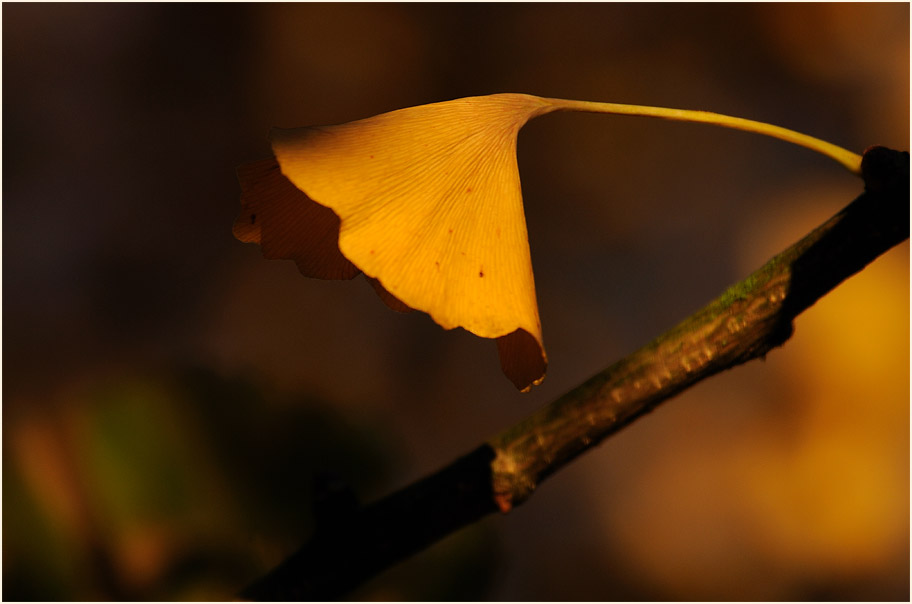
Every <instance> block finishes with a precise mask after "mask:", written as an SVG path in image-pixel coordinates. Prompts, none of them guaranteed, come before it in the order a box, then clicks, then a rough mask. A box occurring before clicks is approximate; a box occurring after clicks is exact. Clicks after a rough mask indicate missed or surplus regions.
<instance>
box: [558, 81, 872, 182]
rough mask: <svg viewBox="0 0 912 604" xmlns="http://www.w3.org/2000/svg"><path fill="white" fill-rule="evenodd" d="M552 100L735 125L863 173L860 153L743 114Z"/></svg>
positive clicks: (561, 105) (572, 106) (580, 107)
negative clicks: (792, 144)
mask: <svg viewBox="0 0 912 604" xmlns="http://www.w3.org/2000/svg"><path fill="white" fill-rule="evenodd" d="M544 100H545V101H547V102H548V103H551V104H552V106H554V107H555V109H556V110H566V111H587V112H590V113H611V114H618V115H635V116H642V117H658V118H662V119H666V120H674V121H678V122H700V123H703V124H715V125H716V126H722V127H725V128H734V129H737V130H745V131H747V132H755V133H757V134H764V135H766V136H772V137H774V138H778V139H781V140H784V141H787V142H790V143H794V144H796V145H801V146H802V147H807V148H808V149H811V150H813V151H817V152H818V153H822V154H823V155H826V156H827V157H830V158H832V159H834V160H836V161H837V162H839V163H840V164H842V165H843V166H845V167H846V168H847V169H848V170H849V171H850V172H852V173H853V174H856V175H859V176H860V175H861V156H860V155H858V154H857V153H852V152H851V151H849V150H847V149H843V148H842V147H840V146H838V145H834V144H833V143H828V142H827V141H825V140H821V139H819V138H815V137H813V136H808V135H807V134H802V133H800V132H796V131H794V130H789V129H788V128H782V127H780V126H773V125H772V124H767V123H764V122H758V121H755V120H748V119H744V118H741V117H732V116H730V115H723V114H721V113H713V112H711V111H693V110H689V109H668V108H666V107H648V106H644V105H625V104H621V103H599V102H593V101H574V100H569V99H550V98H546V99H544Z"/></svg>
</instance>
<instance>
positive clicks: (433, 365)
mask: <svg viewBox="0 0 912 604" xmlns="http://www.w3.org/2000/svg"><path fill="white" fill-rule="evenodd" d="M3 90H4V94H3V151H4V153H3V353H4V354H3V378H4V379H3V598H4V599H6V600H28V599H38V600H45V599H65V600H83V599H91V600H107V599H141V600H142V599H154V600H159V599H163V600H173V599H226V598H232V597H233V595H234V594H235V593H236V592H237V591H238V590H239V589H240V588H242V587H243V586H245V585H246V584H247V583H248V582H249V581H251V580H252V579H254V578H255V577H257V576H258V575H260V574H261V573H263V572H265V571H266V570H267V569H269V568H271V567H272V566H273V565H275V564H276V563H277V562H278V561H279V560H281V559H282V558H283V557H284V556H286V555H287V554H289V553H290V552H291V551H293V550H294V549H295V548H296V547H297V546H298V545H299V544H300V543H302V542H303V541H304V540H305V539H306V538H307V537H308V535H309V533H310V530H311V529H312V518H311V516H310V512H309V510H310V502H311V500H312V498H313V481H314V477H315V476H318V475H321V476H334V477H337V478H338V479H339V480H342V481H344V482H346V483H347V484H349V485H350V486H351V487H352V489H354V491H355V492H356V493H357V494H358V495H359V497H360V498H361V499H362V500H363V501H372V500H374V499H376V498H378V497H380V496H382V495H384V494H386V493H389V492H392V491H394V490H396V489H398V488H401V487H402V486H405V485H406V484H408V483H410V482H411V481H413V480H415V479H417V478H420V477H421V476H424V475H426V474H428V473H430V472H433V471H435V470H436V469H438V468H439V467H441V466H442V465H444V464H446V463H448V462H450V461H451V460H453V459H454V458H456V457H457V456H459V455H461V454H463V453H466V452H468V451H470V450H471V449H473V448H474V447H476V446H477V445H478V444H480V443H481V442H482V441H483V440H484V439H486V438H487V437H489V436H491V435H492V434H494V433H496V432H499V431H500V430H502V429H504V428H506V427H507V426H509V425H511V424H512V423H514V422H516V421H518V420H519V419H520V418H522V417H523V416H525V415H526V414H528V413H530V412H531V411H532V410H533V409H535V408H537V407H539V406H541V405H543V404H545V403H547V402H549V401H551V400H553V399H555V398H556V397H558V396H560V395H561V394H563V393H564V392H565V391H567V390H568V389H570V388H572V387H573V386H575V385H576V384H578V383H579V382H581V381H583V380H584V379H586V378H588V377H589V376H591V375H592V374H593V373H595V372H597V371H599V370H600V369H602V368H604V367H606V366H607V365H608V364H610V363H612V362H613V361H615V360H617V359H619V358H620V357H622V356H624V355H625V354H627V353H629V352H632V351H633V350H635V349H636V348H638V347H640V346H641V345H643V344H645V343H646V342H648V341H649V340H651V339H652V338H654V337H655V336H657V335H658V334H660V333H661V332H662V331H664V330H666V329H667V328H669V327H671V326H673V325H674V324H675V323H677V322H678V321H680V320H681V319H683V318H685V317H686V316H688V315H689V314H690V313H692V312H693V311H695V310H697V309H698V308H699V307H701V306H702V305H704V304H705V303H707V302H709V301H710V300H711V299H713V298H714V297H716V296H717V295H718V294H719V293H721V292H722V290H723V289H724V288H725V287H726V286H728V285H729V284H731V283H733V282H735V281H738V280H740V279H742V278H744V277H745V276H746V275H748V274H749V273H750V272H752V271H753V270H754V269H755V268H757V267H759V266H760V265H761V264H762V263H763V262H765V261H766V260H767V259H768V258H769V257H771V256H772V255H774V254H775V253H776V252H778V251H780V250H781V249H783V248H784V247H786V246H787V245H789V244H791V243H792V242H794V241H795V240H797V239H798V238H799V237H800V236H802V235H803V234H804V233H806V232H807V231H809V230H810V229H811V228H813V227H814V226H816V225H818V224H819V223H821V222H823V221H824V220H826V219H827V218H828V217H830V216H831V215H832V214H834V213H835V212H837V211H838V210H839V209H840V208H842V207H843V206H845V205H846V204H847V203H848V202H850V201H851V200H852V199H853V198H854V197H855V196H856V195H857V194H858V193H859V192H860V191H861V182H860V181H859V180H858V179H857V178H855V177H853V176H852V175H850V174H848V173H846V172H845V171H844V170H843V169H842V168H840V167H839V166H838V165H837V164H835V163H833V162H832V161H830V160H828V159H826V158H824V157H822V156H818V155H816V154H814V153H812V152H810V151H807V150H804V149H801V148H798V147H793V146H791V145H787V144H785V143H782V142H779V141H775V140H770V139H765V138H762V137H758V136H756V135H751V134H746V133H741V132H733V131H726V130H723V129H719V128H714V127H709V126H700V125H692V124H675V123H669V122H663V121H656V120H646V119H640V118H629V117H614V116H601V115H590V114H556V115H550V116H546V117H543V118H540V119H537V120H534V121H533V122H531V123H529V124H528V125H527V126H526V127H525V128H524V129H523V131H522V132H521V134H520V138H519V163H520V171H521V174H522V179H523V189H524V200H525V207H526V215H527V223H528V229H529V234H530V241H531V248H532V259H533V264H534V267H535V277H536V287H537V292H538V297H539V304H540V312H541V318H542V322H543V328H544V337H545V344H546V346H547V347H548V354H549V357H550V361H551V363H550V367H549V371H548V377H547V379H546V380H545V382H544V383H543V385H541V386H540V387H538V388H536V389H535V390H534V391H533V392H532V393H530V394H525V395H524V394H520V393H518V392H517V391H516V390H515V389H514V388H513V386H512V385H511V384H510V382H509V381H508V380H507V379H506V378H505V377H503V376H502V374H501V373H500V370H499V366H498V360H497V353H496V349H495V345H494V343H493V342H491V341H487V340H482V339H479V338H475V337H474V336H471V335H469V334H467V333H466V332H463V331H460V330H457V331H453V332H445V331H443V330H441V329H440V328H438V327H437V326H436V325H435V324H433V322H432V321H431V320H430V319H429V318H428V317H427V316H425V315H421V314H418V313H413V314H410V315H399V314H396V313H393V312H390V311H389V310H388V309H387V308H386V307H385V306H384V304H383V303H381V302H380V301H379V300H378V299H377V297H376V296H375V294H374V293H373V291H372V290H371V287H370V286H369V285H368V284H367V283H365V282H364V280H363V279H362V278H357V279H355V280H353V281H351V282H322V281H316V280H309V279H306V278H304V277H302V276H301V275H300V274H299V273H298V272H297V270H296V269H295V266H294V264H293V263H292V262H290V261H266V260H263V259H262V257H261V255H260V251H259V248H258V247H257V246H254V245H248V244H242V243H240V242H238V241H236V240H235V239H234V238H233V237H232V236H231V225H232V222H233V220H234V218H235V216H236V215H237V212H238V210H239V201H238V197H239V191H238V187H237V182H236V179H235V176H234V168H235V167H236V166H237V165H238V164H241V163H244V162H246V161H250V160H256V159H259V158H261V157H265V156H267V155H268V154H269V147H268V144H267V140H266V136H267V134H268V131H269V128H270V127H272V126H284V127H294V126H304V125H313V124H331V123H339V122H345V121H350V120H353V119H357V118H362V117H367V116H370V115H373V114H377V113H380V112H384V111H388V110H392V109H397V108H401V107H406V106H410V105H417V104H422V103H428V102H433V101H439V100H446V99H451V98H456V97H461V96H468V95H476V94H487V93H494V92H526V93H532V94H539V95H544V96H553V97H564V98H575V99H585V100H599V101H613V102H625V103H639V104H649V105H661V106H670V107H680V108H689V109H706V110H711V111H717V112H721V113H727V114H733V115H737V116H741V117H746V118H752V119H758V120H763V121H768V122H771V123H774V124H777V125H781V126H786V127H790V128H794V129H797V130H800V131H802V132H806V133H808V134H812V135H815V136H818V137H821V138H824V139H826V140H829V141H832V142H834V143H836V144H839V145H842V146H845V147H847V148H849V149H853V150H855V151H858V152H861V151H862V150H864V149H865V148H866V147H867V146H869V145H873V144H881V145H886V146H889V147H892V148H896V149H901V150H906V149H908V147H909V5H908V4H906V3H899V4H838V5H837V4H801V5H793V4H782V5H780V4H760V5H755V4H737V5H726V4H713V3H710V4H705V5H687V4H674V5H665V4H646V5H633V4H630V5H628V4H506V5H501V4H433V5H425V4H401V5H388V4H370V5H362V4H281V5H272V4H255V5H249V4H229V5H182V4H152V5H149V4H126V5H123V4H104V3H102V4H43V3H40V4H5V5H4V6H3ZM909 366H910V365H909V247H908V242H906V243H905V244H903V245H901V246H899V247H898V248H897V249H894V250H892V251H891V252H889V253H888V254H886V255H885V256H883V257H881V258H879V259H878V260H877V261H876V262H874V263H873V264H872V265H870V266H869V267H868V268H867V269H865V270H864V271H863V272H862V273H860V274H859V275H857V276H855V277H853V278H852V279H850V280H849V281H847V282H846V283H844V284H843V285H841V286H840V287H839V288H838V289H837V290H836V291H834V292H833V293H832V294H831V295H829V296H827V297H826V298H824V299H823V300H821V301H820V302H819V303H818V304H816V305H815V306H814V307H812V308H811V309H809V310H808V311H807V312H805V313H804V314H803V315H802V316H801V317H800V318H799V319H798V321H797V323H796V333H795V336H794V337H793V339H792V340H790V341H789V342H788V343H787V344H786V345H785V346H784V348H782V349H780V350H776V351H774V352H772V353H771V354H770V355H769V356H768V358H767V359H766V361H764V362H753V363H750V364H749V365H747V366H744V367H740V368H737V369H735V370H733V371H730V372H726V373H725V374H723V375H719V376H717V377H715V378H713V379H711V380H709V381H707V382H705V383H702V384H699V385H698V386H696V387H694V388H693V389H691V390H689V391H688V392H686V393H685V394H683V395H681V396H678V397H677V398H676V399H674V400H672V401H670V402H668V403H667V404H666V405H664V406H662V407H660V408H659V409H657V410H656V411H654V412H653V413H651V414H650V415H648V416H646V417H645V418H643V419H642V420H640V421H638V422H636V423H635V424H633V425H632V426H630V427H629V428H627V429H625V430H624V431H623V432H621V433H620V434H618V435H617V436H616V437H614V438H611V439H609V440H608V441H606V442H605V443H603V444H602V445H600V446H599V447H597V448H596V449H594V450H593V451H591V452H589V453H588V454H586V455H585V456H583V457H582V458H580V459H579V460H577V461H576V462H574V463H573V464H571V465H570V466H569V467H567V468H566V469H564V470H563V471H561V472H559V473H558V474H557V475H555V476H553V477H551V478H550V479H548V480H547V481H546V482H545V483H543V484H542V485H541V486H540V488H539V490H538V491H537V493H536V494H535V496H534V497H532V499H531V500H529V501H528V502H527V503H526V504H525V505H523V506H522V507H520V508H518V509H516V510H514V511H513V512H511V513H510V514H509V515H507V516H497V517H494V516H492V517H488V518H486V519H485V520H483V521H481V522H479V523H478V524H476V525H474V526H472V527H469V528H467V529H465V530H463V531H461V532H459V533H456V534H454V535H453V536H451V537H449V538H448V539H446V540H444V541H442V542H441V543H439V544H437V545H436V546H434V547H432V548H431V549H429V550H427V551H426V552H424V553H422V554H420V555H418V556H416V557H414V558H413V559H411V560H409V561H407V562H404V563H402V564H400V565H399V566H397V567H395V568H393V569H391V570H390V571H388V572H386V573H384V574H382V575H380V576H378V577H377V578H376V579H374V580H372V581H371V582H370V583H369V584H367V585H365V586H363V587H361V588H360V589H359V590H358V591H356V592H354V593H353V594H352V597H353V598H358V599H396V600H409V599H422V600H439V599H460V600H478V599H482V600H484V599H487V600H640V599H658V600H678V599H683V600H742V599H750V600H804V599H824V600H841V599H850V600H852V599H858V600H907V599H908V598H909V567H910V559H909V406H908V405H909Z"/></svg>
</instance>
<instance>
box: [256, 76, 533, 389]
mask: <svg viewBox="0 0 912 604" xmlns="http://www.w3.org/2000/svg"><path fill="white" fill-rule="evenodd" d="M549 109H551V107H550V106H549V105H548V104H547V103H546V102H544V101H543V100H542V99H538V98H536V97H531V96H526V95H514V94H503V95H493V96H488V97H472V98H467V99H459V100H456V101H449V102H444V103H435V104H432V105H423V106H420V107H412V108H409V109H402V110H399V111H394V112H391V113H386V114H383V115H379V116H375V117H372V118H368V119H365V120H360V121H357V122H351V123H348V124H342V125H339V126H328V127H316V128H298V129H293V130H280V129H276V130H274V131H273V134H272V145H273V151H274V153H275V156H276V159H277V160H278V163H279V165H280V166H281V169H282V173H283V174H284V176H285V177H286V178H287V179H288V180H289V181H290V182H291V183H293V185H294V186H295V187H297V189H300V191H302V192H303V193H305V194H306V195H307V197H309V198H310V199H312V200H314V201H316V202H318V203H319V204H322V205H324V206H326V207H328V208H331V209H332V211H333V212H335V214H336V215H337V216H338V217H339V219H340V222H341V224H340V228H339V231H338V249H339V250H341V252H342V254H343V255H344V257H345V258H347V259H348V260H349V261H351V262H352V263H353V264H354V266H356V267H358V268H359V269H360V270H362V271H363V272H364V273H365V274H366V275H368V276H369V277H371V278H373V279H375V280H376V281H377V282H379V285H381V286H382V289H383V290H385V291H386V292H388V295H390V296H392V297H394V298H395V299H396V300H398V301H400V302H401V303H402V304H405V305H407V306H408V307H410V308H414V309H418V310H421V311H424V312H426V313H428V314H429V315H430V316H431V317H432V318H433V319H434V321H436V322H437V323H438V324H439V325H441V326H442V327H444V328H446V329H452V328H455V327H462V328H464V329H466V330H467V331H469V332H471V333H474V334H475V335H478V336H481V337H484V338H505V340H503V341H502V342H501V343H500V345H499V346H498V349H499V351H500V354H501V365H502V367H503V369H504V371H505V373H506V374H507V376H508V377H509V378H510V379H511V380H512V381H513V382H514V384H516V386H517V387H518V388H520V389H527V388H528V387H529V386H531V385H532V384H535V383H538V382H540V381H541V379H542V378H543V377H544V373H545V367H546V364H547V360H546V355H545V352H544V347H543V345H542V334H541V323H540V321H539V316H538V305H537V303H536V299H535V285H534V280H533V275H532V262H531V258H530V255H529V243H528V235H527V233H526V223H525V216H524V213H523V205H522V193H521V189H520V180H519V169H518V167H517V164H516V137H517V133H518V132H519V129H520V127H522V125H523V124H524V123H525V122H526V121H527V120H528V119H529V118H531V117H533V116H535V115H538V114H540V113H543V112H545V111H548V110H549ZM247 197H249V196H247ZM251 211H252V209H251ZM261 228H262V229H265V225H263V226H262V227H261ZM261 232H264V231H261ZM287 232H290V229H289V230H288V231H287ZM283 239H285V238H284V237H283ZM296 260H297V261H298V263H299V265H300V264H301V263H302V262H301V260H300V259H297V258H296ZM380 293H381V297H384V298H386V296H384V294H383V292H382V291H380ZM386 301H387V303H391V301H390V300H389V299H386ZM391 305H392V304H391ZM517 332H520V333H517Z"/></svg>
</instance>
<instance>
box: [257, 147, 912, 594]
mask: <svg viewBox="0 0 912 604" xmlns="http://www.w3.org/2000/svg"><path fill="white" fill-rule="evenodd" d="M862 173H863V178H864V181H865V192H864V193H862V194H861V195H860V196H859V197H858V198H856V199H855V201H853V202H852V203H851V204H849V205H848V206H847V207H846V208H845V209H843V210H842V211H841V212H839V213H838V214H836V215H835V216H833V217H832V218H831V219H830V220H828V221H827V222H826V223H824V224H823V225H821V226H820V227H818V228H817V229H815V230H814V231H812V232H811V233H809V234H808V235H807V236H806V237H804V238H803V239H802V240H801V241H799V242H797V243H796V244H794V245H792V246H791V247H789V248H788V249H786V250H785V251H783V252H782V253H780V254H779V255H777V256H776V257H775V258H773V259H772V260H770V261H769V262H767V263H766V264H765V265H764V266H763V267H761V268H760V269H759V270H757V271H756V272H754V273H753V274H752V275H750V276H749V277H748V278H747V279H745V280H743V281H741V282H740V283H737V284H736V285H734V286H732V287H730V288H729V289H728V290H727V291H726V292H724V293H723V294H722V295H721V296H720V297H719V298H718V299H716V300H715V301H713V302H712V303H710V304H709V305H708V306H706V307H705V308H703V309H702V310H700V311H698V312H697V313H696V314H694V315H693V316H691V317H689V318H688V319H686V320H685V321H683V322H682V323H681V324H680V325H678V326H676V327H674V328H673V329H671V330H670V331H668V332H666V333H664V334H663V335H661V336H659V337H658V338H657V339H655V340H654V341H653V342H651V343H649V344H647V345H646V346H644V347H643V348H641V349H640V350H638V351H636V352H634V353H632V354H631V355H629V356H627V357H626V358H624V359H622V360H620V361H618V362H617V363H615V364H614V365H612V366H611V367H609V368H607V369H606V370H604V371H602V372H601V373H599V374H597V375H595V376H594V377H592V378H591V379H589V380H588V381H586V382H585V383H583V384H581V385H580V386H578V387H577V388H575V389H573V390H572V391H570V392H568V393H567V394H565V395H564V396H562V397H561V398H559V399H558V400H556V401H554V402H552V403H550V404H548V405H546V406H545V407H542V408H541V409H539V410H538V411H536V412H535V413H533V414H532V415H530V416H529V417H527V418H526V419H524V420H522V421H521V422H519V423H518V424H516V425H515V426H513V427H511V428H508V429H507V430H505V431H503V432H501V433H500V434H498V435H496V436H495V437H494V438H492V439H490V440H489V441H488V442H487V443H485V444H483V445H482V446H480V447H479V448H477V449H476V450H474V451H472V452H471V453H469V454H468V455H466V456H464V457H462V458H461V459H458V460H457V461H455V462H454V463H452V464H451V465H449V466H447V467H446V468H444V469H442V470H440V471H439V472H437V473H436V474H433V475H431V476H429V477H427V478H424V479H422V480H420V481H418V482H416V483H414V484H412V485H410V486H408V487H406V488H404V489H402V490H400V491H398V492H396V493H394V494H392V495H390V496H388V497H386V498H384V499H382V500H380V501H378V502H376V503H374V504H372V505H369V506H366V507H363V508H357V509H356V510H354V511H352V512H350V513H348V514H347V515H340V514H334V515H333V516H332V518H331V519H322V521H321V518H319V517H318V518H317V526H318V528H317V530H316V531H315V533H314V535H313V537H312V538H311V540H310V541H309V542H308V543H307V544H305V545H304V546H303V547H302V548H301V549H300V550H299V551H298V552H296V553H295V554H293V555H292V556H290V557H289V558H287V559H286V560H285V561H284V562H283V563H282V564H280V565H279V566H278V567H276V568H275V569H274V570H272V571H271V572H270V573H268V574H267V575H265V576H264V577H262V578H261V579H259V580H258V581H257V582H255V583H254V584H253V585H251V586H249V587H248V588H247V589H246V590H244V592H242V594H241V595H242V597H243V598H246V599H254V600H285V599H291V600H327V599H336V598H340V597H342V596H344V594H346V593H347V592H349V591H350V590H352V589H354V588H355V587H357V586H358V585H360V584H361V583H363V582H364V581H366V580H367V579H369V578H370V577H372V576H374V575H375V574H377V573H378V572H380V571H382V570H383V569H385V568H388V567H390V566H392V565H393V564H395V563H396V562H399V561H400V560H402V559H404V558H406V557H408V556H410V555H412V554H414V553H416V552H418V551H421V550H422V549H424V548H425V547H427V546H429V545H431V544H433V543H434V542H436V541H437V540H439V539H441V538H443V537H445V536H446V535H448V534H450V533H452V532H454V531H456V530H457V529H459V528H461V527H463V526H466V525H468V524H471V523H473V522H475V521H476V520H478V519H480V518H482V517H483V516H485V515H487V514H489V513H492V512H495V511H497V510H500V511H501V512H503V513H506V512H508V511H509V510H510V509H512V508H513V507H515V506H517V505H519V504H521V503H523V502H524V501H525V500H526V499H528V498H529V497H530V496H531V495H532V493H533V492H534V490H535V488H536V487H537V486H538V485H539V484H540V483H541V481H542V480H543V479H545V478H546V477H548V476H549V475H551V474H553V473H554V472H556V471H557V470H558V469H560V468H561V467H562V466H564V465H565V464H567V463H568V462H570V461H571V460H572V459H574V458H575V457H576V456H578V455H579V454H581V453H583V452H584V451H586V450H588V449H590V448H592V447H594V446H595V445H596V444H598V443H599V442H600V441H602V440H603V439H604V438H606V437H608V436H610V435H611V434H613V433H615V432H617V431H618V430H620V429H621V428H623V427H624V426H626V425H628V424H630V423H631V422H632V421H634V420H635V419H636V418H638V417H640V416H642V415H644V414H645V413H648V412H649V411H651V410H652V409H654V408H655V407H656V406H657V405H658V404H660V403H662V402H663V401H666V400H668V399H670V398H671V397H673V396H674V395H676V394H678V393H679V392H681V391H683V390H684V389H686V388H688V387H689V386H691V385H693V384H695V383H697V382H699V381H700V380H703V379H705V378H708V377H710V376H712V375H714V374H716V373H719V372H720V371H723V370H725V369H730V368H732V367H735V366H737V365H740V364H741V363H745V362H747V361H749V360H751V359H755V358H758V357H763V356H764V355H766V353H767V352H769V351H770V350H771V349H773V348H776V347H778V346H781V345H782V344H783V343H785V341H786V340H788V338H789V337H790V336H791V334H792V321H793V319H794V318H795V317H796V316H798V315H799V314H800V313H801V312H802V311H804V310H805V309H807V308H808V307H810V306H811V305H812V304H814V302H816V301H817V300H818V299H820V298H821V297H822V296H824V295H825V294H826V293H828V292H829V291H830V290H832V289H833V288H835V287H836V286H837V285H838V284H839V283H841V282H842V281H844V280H845V279H847V278H848V277H850V276H852V275H854V274H855V273H857V272H858V271H860V270H861V269H862V268H864V267H865V266H866V265H867V264H868V263H870V262H871V261H873V260H874V259H875V258H877V257H878V256H879V255H881V254H883V253H884V252H886V251H887V250H889V249H890V248H892V247H893V246H895V245H897V244H899V243H901V242H902V241H904V240H905V239H907V238H908V237H909V154H908V152H898V151H892V150H889V149H885V148H883V147H873V148H871V149H869V150H868V151H867V152H866V153H865V156H864V161H863V163H862ZM323 507H325V505H324V506H323Z"/></svg>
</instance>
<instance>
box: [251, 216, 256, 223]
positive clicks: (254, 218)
mask: <svg viewBox="0 0 912 604" xmlns="http://www.w3.org/2000/svg"><path fill="white" fill-rule="evenodd" d="M250 224H256V214H251V215H250Z"/></svg>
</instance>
